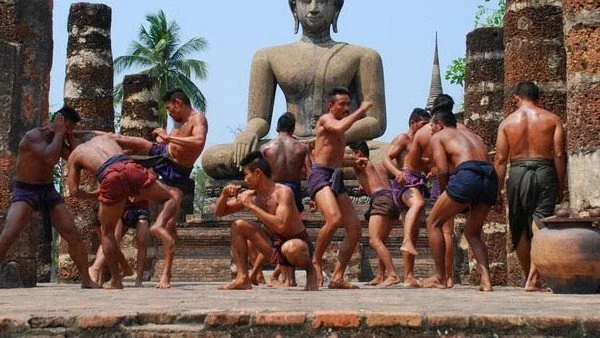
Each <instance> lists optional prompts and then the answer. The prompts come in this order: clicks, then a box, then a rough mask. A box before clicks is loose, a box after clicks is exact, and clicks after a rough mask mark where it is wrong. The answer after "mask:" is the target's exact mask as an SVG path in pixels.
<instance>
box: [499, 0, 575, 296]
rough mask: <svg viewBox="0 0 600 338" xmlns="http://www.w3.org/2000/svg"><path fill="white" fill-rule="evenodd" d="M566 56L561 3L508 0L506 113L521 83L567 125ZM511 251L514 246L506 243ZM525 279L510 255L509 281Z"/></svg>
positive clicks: (505, 28)
mask: <svg viewBox="0 0 600 338" xmlns="http://www.w3.org/2000/svg"><path fill="white" fill-rule="evenodd" d="M565 67H566V56H565V50H564V42H563V21H562V1H560V0H537V1H529V0H508V1H507V8H506V14H505V15H504V86H505V91H504V92H505V97H504V114H505V115H508V114H510V113H512V112H513V111H514V110H515V109H516V108H517V107H516V105H515V103H514V102H513V99H512V90H513V89H514V86H515V85H516V84H517V83H519V82H520V81H524V80H530V81H534V82H536V83H537V84H538V85H539V86H540V88H541V92H542V93H541V101H540V106H541V107H543V108H544V109H547V110H549V111H551V112H553V113H555V114H556V115H558V116H559V117H560V118H561V120H562V121H563V123H565V122H566V103H567V90H566V89H567V86H566V71H565V69H566V68H565ZM507 246H508V247H509V248H511V249H512V244H511V243H510V241H509V243H507ZM521 276H523V272H522V271H521V267H520V265H519V262H518V260H517V256H516V253H515V252H511V253H509V255H508V282H509V285H516V284H518V283H519V280H520V279H521Z"/></svg>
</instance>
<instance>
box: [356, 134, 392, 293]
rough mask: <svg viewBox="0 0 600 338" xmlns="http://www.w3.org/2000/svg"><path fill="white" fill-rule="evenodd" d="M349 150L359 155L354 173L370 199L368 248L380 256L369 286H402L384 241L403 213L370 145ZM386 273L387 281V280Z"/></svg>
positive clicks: (366, 215) (364, 144)
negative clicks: (372, 155)
mask: <svg viewBox="0 0 600 338" xmlns="http://www.w3.org/2000/svg"><path fill="white" fill-rule="evenodd" d="M350 149H352V151H353V152H354V155H356V160H355V161H354V171H355V172H356V178H357V179H358V183H359V184H360V187H361V188H362V189H363V190H364V191H365V192H366V193H367V194H369V196H370V199H371V202H370V204H369V209H368V210H367V212H366V213H365V219H366V220H367V222H369V245H370V246H371V247H372V248H373V250H375V252H376V253H377V258H378V263H379V266H378V273H377V276H376V277H375V278H374V279H373V280H372V281H370V282H369V283H367V285H373V286H375V285H378V286H380V287H384V288H385V287H388V286H392V285H396V284H398V283H400V278H398V274H397V273H396V269H395V268H394V264H393V262H392V255H391V254H390V251H389V250H388V248H387V247H386V246H385V241H386V240H387V239H388V237H389V235H390V231H392V228H393V227H394V224H396V223H397V221H398V216H400V212H399V210H398V206H397V205H396V201H395V199H394V195H393V193H392V188H391V186H390V180H389V179H388V173H387V171H386V170H385V168H384V167H383V165H381V164H373V163H372V162H371V161H369V146H368V145H367V142H365V141H360V142H355V143H351V144H350ZM386 272H387V275H388V276H387V278H386V277H385V274H386Z"/></svg>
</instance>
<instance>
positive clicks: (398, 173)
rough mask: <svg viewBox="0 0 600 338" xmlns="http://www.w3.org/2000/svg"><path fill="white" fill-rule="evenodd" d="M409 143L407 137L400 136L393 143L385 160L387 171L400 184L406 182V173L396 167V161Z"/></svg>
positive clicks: (384, 164)
mask: <svg viewBox="0 0 600 338" xmlns="http://www.w3.org/2000/svg"><path fill="white" fill-rule="evenodd" d="M407 142H408V140H407V139H406V138H405V135H399V136H398V137H397V138H396V139H395V140H394V141H392V145H391V146H390V148H389V150H388V152H387V154H386V155H385V156H384V158H383V166H384V167H385V169H386V170H387V171H388V172H389V173H390V174H392V175H393V176H394V177H395V179H396V180H397V181H398V182H400V183H403V182H404V173H403V172H402V170H399V169H398V168H397V167H396V165H395V164H394V159H396V158H398V157H399V156H400V155H401V154H402V152H404V151H405V150H406V146H407Z"/></svg>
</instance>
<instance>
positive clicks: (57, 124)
mask: <svg viewBox="0 0 600 338" xmlns="http://www.w3.org/2000/svg"><path fill="white" fill-rule="evenodd" d="M65 135H66V126H65V119H64V117H63V116H62V115H61V114H58V115H57V116H56V118H55V119H54V136H53V137H52V141H50V143H47V141H46V140H45V139H44V138H43V136H42V135H41V134H40V133H39V132H38V131H37V129H34V130H32V131H30V132H28V133H27V134H26V135H25V137H24V138H23V140H22V141H21V143H20V144H19V148H20V149H23V150H27V151H31V152H32V153H33V154H34V155H35V157H36V158H39V159H40V160H41V161H43V162H44V163H47V164H48V165H55V164H56V163H58V160H59V159H60V157H61V155H62V151H63V144H64V138H65Z"/></svg>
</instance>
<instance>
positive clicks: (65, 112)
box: [50, 104, 81, 123]
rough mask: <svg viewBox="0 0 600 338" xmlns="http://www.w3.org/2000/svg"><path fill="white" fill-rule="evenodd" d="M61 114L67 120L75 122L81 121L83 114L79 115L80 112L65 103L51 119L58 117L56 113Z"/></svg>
mask: <svg viewBox="0 0 600 338" xmlns="http://www.w3.org/2000/svg"><path fill="white" fill-rule="evenodd" d="M58 114H61V115H62V116H64V117H65V121H71V122H73V123H77V122H79V121H81V116H79V113H78V112H77V111H76V110H75V109H73V108H71V107H69V106H68V105H66V104H65V105H64V106H62V108H60V109H59V110H57V111H56V112H55V113H54V114H53V115H52V118H50V121H54V119H55V118H56V115H58Z"/></svg>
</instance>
